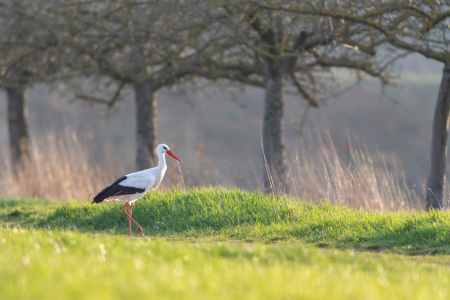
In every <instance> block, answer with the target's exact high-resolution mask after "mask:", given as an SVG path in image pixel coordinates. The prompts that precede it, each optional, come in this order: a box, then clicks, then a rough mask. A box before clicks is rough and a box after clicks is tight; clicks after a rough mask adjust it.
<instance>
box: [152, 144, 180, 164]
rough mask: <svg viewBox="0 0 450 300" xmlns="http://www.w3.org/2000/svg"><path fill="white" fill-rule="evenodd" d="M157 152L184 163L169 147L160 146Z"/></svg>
mask: <svg viewBox="0 0 450 300" xmlns="http://www.w3.org/2000/svg"><path fill="white" fill-rule="evenodd" d="M156 152H161V153H162V154H166V153H167V154H169V155H170V156H172V157H173V158H175V159H176V160H178V161H179V162H182V161H181V159H179V158H178V157H177V156H176V155H175V154H174V153H173V152H172V151H170V148H169V146H167V145H166V144H159V145H158V147H156Z"/></svg>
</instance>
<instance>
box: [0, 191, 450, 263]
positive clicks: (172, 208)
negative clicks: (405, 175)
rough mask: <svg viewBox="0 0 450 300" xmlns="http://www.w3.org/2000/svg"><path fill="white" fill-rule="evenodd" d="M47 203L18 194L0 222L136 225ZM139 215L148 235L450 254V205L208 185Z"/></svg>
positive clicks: (108, 210) (155, 197) (118, 230)
mask: <svg viewBox="0 0 450 300" xmlns="http://www.w3.org/2000/svg"><path fill="white" fill-rule="evenodd" d="M46 204H47V205H45V206H41V205H29V206H27V205H23V204H22V203H21V202H17V201H16V202H8V204H6V202H5V201H3V202H1V201H0V222H1V223H0V224H3V225H2V226H17V225H19V226H21V227H33V228H34V227H40V228H50V229H58V230H61V229H70V230H73V229H77V230H80V231H84V232H86V231H89V232H97V233H108V234H126V233H127V231H128V227H127V221H126V218H125V216H124V214H123V213H122V212H121V211H120V208H121V205H120V204H113V203H105V204H101V205H91V204H88V203H86V204H80V203H66V204H57V205H56V204H53V205H52V204H51V203H48V202H47V203H46ZM2 207H3V208H2ZM133 217H134V218H135V220H136V221H137V222H138V223H139V224H141V226H142V227H143V228H144V232H145V234H146V235H147V236H153V237H167V238H202V239H213V240H230V239H232V240H246V241H264V242H272V241H278V240H299V241H302V242H307V243H315V244H319V245H321V246H333V247H350V248H356V249H369V250H389V251H393V252H397V253H407V254H421V253H424V254H430V253H440V254H448V253H450V242H449V240H448V236H449V233H450V223H449V222H450V213H447V212H434V213H410V212H398V213H391V212H386V213H376V212H366V211H358V210H353V209H349V208H346V207H343V206H338V205H331V204H329V203H326V202H323V203H321V204H319V205H313V204H305V203H302V202H295V201H291V200H287V199H282V198H275V197H266V196H264V195H262V194H257V193H249V192H244V191H241V190H233V191H230V190H225V189H202V190H194V191H190V192H188V193H182V192H179V191H173V192H171V193H168V194H163V193H153V194H150V195H147V196H146V197H145V198H144V199H142V200H140V201H139V202H137V203H136V205H135V208H134V210H133ZM133 228H134V227H133ZM133 230H134V229H133Z"/></svg>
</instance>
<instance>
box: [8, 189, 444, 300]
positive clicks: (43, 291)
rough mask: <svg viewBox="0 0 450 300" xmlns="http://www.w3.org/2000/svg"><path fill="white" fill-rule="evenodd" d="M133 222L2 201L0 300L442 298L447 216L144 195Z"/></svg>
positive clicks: (257, 198) (214, 194)
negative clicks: (137, 231) (135, 227)
mask: <svg viewBox="0 0 450 300" xmlns="http://www.w3.org/2000/svg"><path fill="white" fill-rule="evenodd" d="M133 217H135V219H136V220H137V221H138V222H139V223H140V224H141V225H142V226H143V229H144V232H145V233H146V237H144V238H141V237H136V236H135V237H133V238H131V239H130V238H128V237H127V235H126V231H127V230H126V229H127V222H126V219H125V217H124V215H123V214H122V213H121V212H120V206H119V205H115V204H112V203H110V204H104V205H103V204H102V205H91V204H87V203H86V204H84V203H61V202H50V201H43V200H39V199H29V200H27V199H23V200H21V199H17V200H14V199H3V200H0V296H1V298H2V299H31V298H32V299H49V298H52V299H53V298H54V299H80V298H82V299H123V298H130V297H133V298H149V297H154V298H158V299H175V298H183V299H230V298H232V299H274V298H287V299H289V298H308V299H330V298H333V299H349V298H355V299H367V298H370V299H428V297H429V295H431V294H433V295H435V297H436V298H442V299H445V298H446V297H447V296H448V290H447V288H446V285H447V283H448V281H449V279H450V271H449V269H448V267H446V266H445V265H444V264H448V263H449V262H450V261H449V259H448V255H442V254H448V253H449V251H450V244H449V242H448V234H449V230H450V226H449V220H450V214H449V213H447V212H436V213H430V214H425V213H408V212H400V213H373V212H372V213H371V212H364V211H358V210H352V209H348V208H345V207H342V206H336V205H331V204H329V203H327V202H324V201H322V202H319V203H318V204H306V203H303V202H301V201H298V200H294V199H283V198H275V197H266V196H263V195H261V194H257V193H249V192H245V191H240V190H226V189H220V188H217V189H202V190H191V191H187V192H180V191H176V190H174V191H172V192H170V193H168V194H163V193H155V194H151V195H148V196H146V197H145V199H143V200H141V201H140V202H138V203H137V205H136V208H135V210H134V212H133ZM367 251H368V252H367ZM396 253H397V254H396ZM431 253H433V254H435V255H432V256H430V255H429V254H431ZM405 254H416V256H408V255H405ZM418 254H420V255H418ZM424 254H426V255H424Z"/></svg>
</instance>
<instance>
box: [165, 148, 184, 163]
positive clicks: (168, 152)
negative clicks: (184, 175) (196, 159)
mask: <svg viewBox="0 0 450 300" xmlns="http://www.w3.org/2000/svg"><path fill="white" fill-rule="evenodd" d="M166 153H167V154H169V155H170V156H172V157H173V158H175V159H176V160H178V161H179V162H182V161H181V159H179V158H178V157H177V156H176V155H175V154H173V152H172V151H170V150H167V152H166Z"/></svg>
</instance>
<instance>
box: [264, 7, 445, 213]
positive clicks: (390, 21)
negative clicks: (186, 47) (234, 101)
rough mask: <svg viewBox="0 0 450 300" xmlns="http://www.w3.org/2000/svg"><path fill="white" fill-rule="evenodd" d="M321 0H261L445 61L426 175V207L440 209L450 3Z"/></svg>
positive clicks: (277, 8) (443, 184) (402, 48)
mask: <svg viewBox="0 0 450 300" xmlns="http://www.w3.org/2000/svg"><path fill="white" fill-rule="evenodd" d="M321 4H322V3H321V2H320V1H308V3H307V5H300V6H298V5H278V4H277V3H270V4H261V3H259V4H258V5H262V7H264V8H265V9H275V10H277V11H278V10H283V11H286V12H290V13H296V14H301V15H316V16H327V17H330V18H333V19H340V20H347V21H350V22H354V23H358V24H362V25H363V26H364V27H365V28H366V31H367V32H368V33H376V34H381V35H382V36H383V37H384V40H385V42H386V43H389V44H390V45H393V46H395V47H396V48H398V49H401V50H405V51H409V52H414V53H419V54H421V55H423V56H424V57H426V58H429V59H433V60H436V61H439V62H442V63H443V64H444V68H443V72H442V79H441V84H440V88H439V94H438V98H437V102H436V107H435V113H434V119H433V129H432V138H431V148H430V163H429V171H428V176H427V185H426V196H425V207H426V209H427V210H429V209H440V208H441V206H442V202H443V199H444V186H445V169H446V157H447V135H448V126H449V125H448V124H449V111H450V51H449V50H450V49H449V47H450V43H449V41H448V38H449V33H450V27H449V21H448V19H449V18H450V3H449V2H448V1H431V2H430V1H425V0H416V1H409V0H408V1H406V0H403V1H375V0H374V1H364V2H362V1H361V2H356V3H355V2H353V1H339V2H338V1H335V2H334V3H333V5H331V6H329V7H323V5H321Z"/></svg>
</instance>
